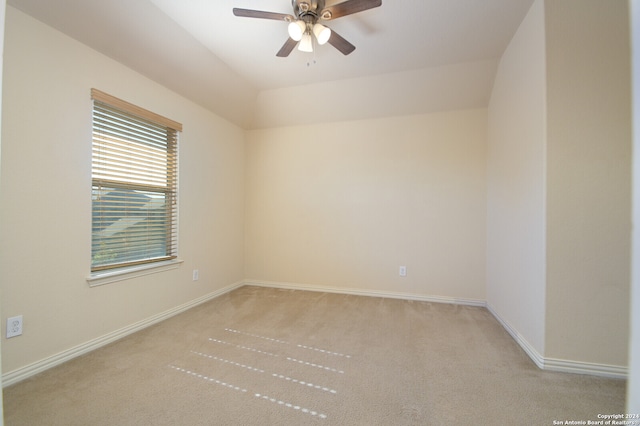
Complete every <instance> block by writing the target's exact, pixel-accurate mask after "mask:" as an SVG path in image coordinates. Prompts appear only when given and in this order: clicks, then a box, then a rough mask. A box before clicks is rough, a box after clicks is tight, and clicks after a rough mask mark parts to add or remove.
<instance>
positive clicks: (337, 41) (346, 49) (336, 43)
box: [329, 30, 356, 55]
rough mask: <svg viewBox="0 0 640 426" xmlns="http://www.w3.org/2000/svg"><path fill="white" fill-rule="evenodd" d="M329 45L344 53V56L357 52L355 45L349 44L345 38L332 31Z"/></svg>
mask: <svg viewBox="0 0 640 426" xmlns="http://www.w3.org/2000/svg"><path fill="white" fill-rule="evenodd" d="M329 44H330V45H332V46H333V47H335V48H336V49H338V50H339V51H340V52H342V54H343V55H348V54H349V53H351V52H353V51H354V50H356V47H355V46H354V45H353V44H351V43H349V42H348V41H347V40H345V39H344V37H342V36H341V35H340V34H338V33H337V32H335V31H333V30H331V37H329Z"/></svg>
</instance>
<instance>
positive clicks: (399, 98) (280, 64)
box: [8, 0, 533, 128]
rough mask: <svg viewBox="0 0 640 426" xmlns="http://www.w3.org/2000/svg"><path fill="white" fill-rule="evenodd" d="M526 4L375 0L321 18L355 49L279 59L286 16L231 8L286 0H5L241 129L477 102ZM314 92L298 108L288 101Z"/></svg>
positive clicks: (527, 0) (265, 6)
mask: <svg viewBox="0 0 640 426" xmlns="http://www.w3.org/2000/svg"><path fill="white" fill-rule="evenodd" d="M340 2H342V0H327V2H326V4H327V6H329V5H332V4H336V3H340ZM532 3H533V0H482V1H478V0H399V1H396V0H383V1H382V6H381V7H378V8H375V9H371V10H367V11H364V12H361V13H358V14H354V15H349V16H344V17H342V18H339V19H336V20H335V21H328V22H327V26H329V27H330V28H331V29H332V30H335V31H336V32H337V33H339V34H340V35H341V36H343V37H344V38H346V39H347V40H349V41H350V42H351V43H353V44H354V45H355V46H356V50H355V51H354V52H353V53H352V54H350V55H348V56H344V55H342V54H341V53H340V52H338V51H337V50H336V49H335V48H333V47H332V46H330V45H328V44H327V45H324V46H319V47H317V48H316V51H315V52H314V53H313V54H308V53H307V54H305V53H302V52H299V51H297V50H294V51H293V52H292V53H291V55H290V56H289V57H288V58H278V57H276V56H275V54H276V52H277V51H278V50H279V49H280V47H281V46H282V44H283V43H284V42H285V40H286V39H287V37H288V36H287V24H286V22H279V21H273V20H265V19H252V18H241V17H236V16H234V15H233V13H232V8H234V7H239V8H246V9H257V10H264V11H270V12H278V13H292V12H293V9H292V7H291V1H290V0H106V1H105V0H8V4H9V5H10V6H13V7H16V8H18V9H20V10H22V11H23V12H25V13H27V14H29V15H31V16H33V17H35V18H36V19H39V20H40V21H42V22H44V23H46V24H48V25H51V26H52V27H54V28H57V29H58V30H60V31H61V32H63V33H66V34H68V35H69V36H71V37H73V38H75V39H77V40H79V41H81V42H83V43H85V44H87V45H88V46H90V47H92V48H94V49H96V50H98V51H100V52H102V53H104V54H106V55H108V56H110V57H112V58H114V59H116V60H118V61H120V62H122V63H123V64H125V65H127V66H129V67H131V68H133V69H135V70H137V71H138V72H140V73H142V74H144V75H147V76H148V77H149V78H151V79H153V80H155V81H157V82H159V83H161V84H163V85H165V86H166V87H168V88H170V89H172V90H174V91H176V92H178V93H180V94H182V95H183V96H185V97H187V98H189V99H192V100H193V101H195V102H197V103H199V104H201V105H203V106H204V107H206V108H208V109H210V110H212V111H213V112H215V113H216V114H218V115H220V116H222V117H224V118H226V119H228V120H230V121H232V122H234V123H236V124H238V125H240V126H242V127H245V128H259V127H269V126H276V125H293V124H303V123H306V122H313V121H318V120H320V121H333V120H341V119H359V118H370V117H377V116H384V115H400V114H412V113H423V112H431V111H435V110H447V109H458V108H474V107H484V106H486V104H487V102H488V97H489V94H490V91H491V87H492V85H493V78H494V75H495V70H496V67H497V61H498V60H499V58H500V56H501V55H502V53H503V52H504V50H505V48H506V46H507V45H508V43H509V41H510V40H511V38H512V37H513V35H514V33H515V31H516V29H517V28H518V26H519V25H520V22H522V20H523V18H524V16H525V14H526V13H527V11H528V10H529V8H530V6H531V4H532ZM310 96H313V99H314V102H313V103H312V104H313V105H310V106H309V108H310V109H307V110H305V111H306V113H302V112H300V111H299V110H300V108H298V109H297V110H291V109H289V108H286V107H284V106H285V105H287V104H288V103H289V102H291V101H297V102H300V101H301V100H304V99H308V98H309V97H310ZM307 104H311V103H309V102H307ZM329 106H330V107H329Z"/></svg>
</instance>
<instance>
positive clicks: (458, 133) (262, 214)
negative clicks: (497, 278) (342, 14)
mask: <svg viewBox="0 0 640 426" xmlns="http://www.w3.org/2000/svg"><path fill="white" fill-rule="evenodd" d="M485 151H486V110H484V109H479V110H467V111H460V112H443V113H435V114H425V115H418V116H409V117H401V118H383V119H377V120H363V121H349V122H343V123H329V124H321V125H309V126H301V127H284V128H279V129H270V130H258V131H250V132H248V138H247V157H246V158H247V164H246V170H247V177H246V184H247V186H246V193H247V200H246V228H245V229H246V235H245V237H246V239H245V242H246V243H245V244H246V248H245V250H246V255H245V260H246V264H245V275H246V277H247V278H248V279H250V280H257V281H269V282H274V283H296V284H303V285H313V286H330V287H340V288H343V289H359V290H372V291H380V292H386V293H404V294H410V295H421V296H439V297H444V298H461V299H475V300H484V298H485V218H486V204H485V199H486V188H485ZM400 265H406V266H407V271H408V272H407V276H406V277H404V278H402V277H400V276H399V275H398V267H399V266H400Z"/></svg>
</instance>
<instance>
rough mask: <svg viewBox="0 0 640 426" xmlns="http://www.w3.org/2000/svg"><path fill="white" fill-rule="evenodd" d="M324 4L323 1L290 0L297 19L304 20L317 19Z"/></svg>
mask: <svg viewBox="0 0 640 426" xmlns="http://www.w3.org/2000/svg"><path fill="white" fill-rule="evenodd" d="M324 4H325V0H291V5H292V6H293V13H294V14H295V15H296V17H297V18H298V19H304V18H305V17H306V16H310V17H313V18H314V20H315V19H318V17H319V15H320V12H321V11H322V10H323V9H324Z"/></svg>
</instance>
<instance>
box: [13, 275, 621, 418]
mask: <svg viewBox="0 0 640 426" xmlns="http://www.w3.org/2000/svg"><path fill="white" fill-rule="evenodd" d="M624 399H625V381H624V380H613V379H604V378H598V377H591V376H582V375H574V374H563V373H552V372H544V371H541V370H539V369H538V368H537V367H536V366H535V365H534V364H533V363H532V362H531V361H530V360H529V358H528V357H527V356H526V355H525V353H524V352H523V351H522V350H521V349H520V348H519V347H518V345H517V344H516V343H515V342H514V341H513V340H512V339H511V337H510V336H509V335H508V334H507V333H506V331H505V330H504V329H503V328H502V327H501V326H500V325H499V324H498V322H497V321H496V320H495V319H494V318H493V317H492V315H491V314H490V313H489V312H488V311H487V310H486V309H483V308H476V307H467V306H457V305H448V304H436V303H427V302H412V301H403V300H394V299H383V298H373V297H361V296H349V295H338V294H327V293H314V292H305V291H292V290H279V289H269V288H257V287H242V288H240V289H238V290H236V291H233V292H231V293H229V294H226V295H224V296H221V297H219V298H217V299H216V300H213V301H211V302H208V303H206V304H203V305H200V306H198V307H196V308H194V309H192V310H190V311H188V312H186V313H183V314H181V315H178V316H176V317H173V318H171V319H169V320H167V321H165V322H163V323H161V324H158V325H155V326H153V327H150V328H148V329H146V330H144V331H142V332H139V333H136V334H134V335H131V336H129V337H127V338H124V339H122V340H120V341H118V342H116V343H113V344H111V345H109V346H106V347H104V348H102V349H100V350H97V351H95V352H92V353H90V354H88V355H85V356H83V357H80V358H78V359H75V360H73V361H70V362H68V363H66V364H64V365H61V366H59V367H56V368H54V369H51V370H48V371H46V372H44V373H42V374H40V375H38V376H36V377H33V378H31V379H28V380H25V381H23V382H21V383H18V384H16V385H13V386H10V387H8V388H6V389H5V390H4V403H5V406H4V413H5V424H6V425H9V426H13V425H20V426H22V425H65V426H69V425H83V426H84V425H92V426H94V425H109V426H114V425H154V426H157V425H307V424H309V425H327V426H328V425H394V426H396V425H471V424H474V425H496V424H526V425H552V424H554V423H553V422H554V420H560V421H563V422H564V421H565V420H585V421H586V420H597V415H598V414H612V413H623V412H624Z"/></svg>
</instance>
